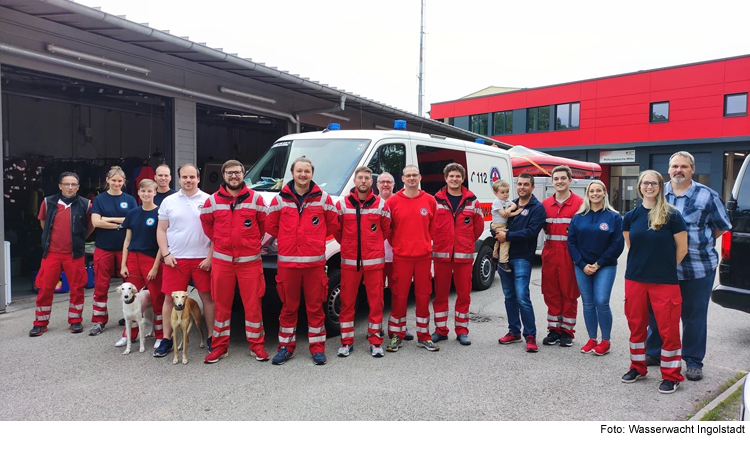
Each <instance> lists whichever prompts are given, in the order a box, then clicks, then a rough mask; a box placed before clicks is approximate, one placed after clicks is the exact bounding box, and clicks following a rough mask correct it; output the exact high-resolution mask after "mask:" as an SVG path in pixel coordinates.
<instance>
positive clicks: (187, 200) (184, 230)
mask: <svg viewBox="0 0 750 449" xmlns="http://www.w3.org/2000/svg"><path fill="white" fill-rule="evenodd" d="M208 196H209V195H208V193H206V192H204V191H202V190H200V189H198V191H197V192H196V193H195V194H194V195H193V196H187V195H185V193H184V192H183V191H182V189H180V190H179V191H178V192H177V193H175V194H172V195H169V196H168V197H166V198H164V201H162V203H161V206H159V220H168V221H169V227H168V228H167V244H168V245H169V252H170V253H171V254H172V255H173V256H174V257H175V258H177V259H205V258H206V257H207V256H208V251H209V248H210V247H211V241H210V240H209V239H208V237H206V234H204V233H203V226H202V225H201V209H202V208H203V205H204V204H205V203H206V200H207V199H208Z"/></svg>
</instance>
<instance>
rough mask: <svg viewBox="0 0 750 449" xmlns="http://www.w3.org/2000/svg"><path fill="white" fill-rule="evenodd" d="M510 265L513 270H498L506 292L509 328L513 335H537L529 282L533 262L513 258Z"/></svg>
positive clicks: (509, 262)
mask: <svg viewBox="0 0 750 449" xmlns="http://www.w3.org/2000/svg"><path fill="white" fill-rule="evenodd" d="M508 265H510V268H511V269H512V270H513V272H511V273H506V272H505V271H503V270H497V272H498V274H499V275H500V283H501V284H502V285H503V293H504V294H505V312H506V314H507V315H508V330H509V331H510V333H511V334H513V335H521V323H523V336H524V337H527V336H529V335H533V336H536V323H535V318H534V307H533V306H532V305H531V295H530V293H529V282H530V281H531V262H529V261H528V260H526V259H511V260H509V261H508Z"/></svg>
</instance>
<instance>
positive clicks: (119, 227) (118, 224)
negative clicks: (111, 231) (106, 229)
mask: <svg viewBox="0 0 750 449" xmlns="http://www.w3.org/2000/svg"><path fill="white" fill-rule="evenodd" d="M120 229H122V225H121V224H120V223H117V230H118V231H119V230H120Z"/></svg>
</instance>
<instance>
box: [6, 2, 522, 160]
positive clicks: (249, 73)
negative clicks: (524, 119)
mask: <svg viewBox="0 0 750 449" xmlns="http://www.w3.org/2000/svg"><path fill="white" fill-rule="evenodd" d="M0 6H2V7H5V8H9V9H12V10H15V11H18V12H22V13H24V14H28V15H31V16H35V17H38V18H42V19H46V20H49V21H52V22H55V23H58V24H61V25H66V26H70V27H73V28H77V29H79V30H82V31H86V32H89V33H92V34H96V35H99V36H104V37H107V38H110V39H114V40H118V41H121V42H124V43H127V44H132V45H136V46H139V47H143V48H146V49H149V50H153V51H156V52H159V53H163V54H167V55H170V56H173V57H176V58H181V59H184V60H187V61H190V62H193V63H196V64H201V65H204V66H208V67H212V68H214V69H217V70H221V71H225V72H229V73H233V74H236V75H239V76H243V77H246V78H250V79H253V80H257V81H260V82H264V83H268V84H271V85H274V86H278V87H281V88H284V89H289V90H291V91H294V92H298V93H300V94H305V95H310V96H312V97H315V98H317V99H320V100H324V101H327V102H330V103H334V104H336V103H339V102H340V101H341V97H342V95H345V96H346V102H347V105H350V104H352V103H355V104H356V108H357V109H361V110H362V111H365V112H369V113H372V114H376V115H379V116H382V117H386V118H389V119H391V120H399V119H400V120H407V121H408V122H409V123H410V124H411V125H415V124H418V125H420V126H421V127H423V130H424V132H428V133H438V134H445V133H448V134H450V135H453V136H461V137H463V138H466V139H471V140H473V139H475V138H484V139H485V140H486V141H488V142H496V143H497V144H498V145H499V146H501V147H502V148H506V149H507V148H510V147H511V145H508V144H505V143H503V142H499V141H495V140H494V139H491V138H488V137H484V136H480V135H478V134H474V133H472V132H469V131H466V130H462V129H460V128H456V127H454V126H451V125H448V124H446V123H443V122H438V121H436V120H432V119H427V118H424V117H420V116H418V115H416V114H412V113H410V112H406V111H403V110H400V109H397V108H395V107H393V106H389V105H386V104H383V103H379V102H376V101H374V100H371V99H368V98H365V97H362V96H359V95H356V94H353V93H350V92H346V91H344V90H340V89H337V88H334V87H329V86H327V85H325V84H322V83H319V82H316V81H310V80H309V79H308V78H304V77H302V76H300V75H294V74H290V73H289V72H285V71H281V70H278V69H276V68H273V67H268V66H266V65H264V64H260V63H256V62H254V61H252V60H251V59H249V58H248V59H243V58H240V57H238V56H236V55H233V54H228V53H225V52H224V51H223V50H222V49H214V48H210V47H208V46H206V45H205V44H200V43H197V42H193V41H190V40H189V39H188V38H186V37H179V36H174V35H172V34H170V33H169V31H168V30H166V31H160V30H156V29H154V28H151V27H149V26H148V24H139V23H135V22H132V21H129V20H127V18H125V17H124V16H116V15H112V14H108V13H106V12H104V11H101V9H99V8H90V7H88V6H84V5H81V4H78V3H75V2H71V1H67V0H32V1H29V0H0Z"/></svg>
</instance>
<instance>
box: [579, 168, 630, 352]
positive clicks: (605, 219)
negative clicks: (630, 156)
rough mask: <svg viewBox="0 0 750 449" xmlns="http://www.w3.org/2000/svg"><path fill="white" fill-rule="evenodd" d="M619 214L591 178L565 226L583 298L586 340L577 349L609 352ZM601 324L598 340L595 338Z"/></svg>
mask: <svg viewBox="0 0 750 449" xmlns="http://www.w3.org/2000/svg"><path fill="white" fill-rule="evenodd" d="M623 248H624V240H623V236H622V217H621V216H620V214H619V213H618V212H617V211H616V210H614V208H612V206H611V205H610V204H609V199H608V198H607V187H606V186H605V185H604V183H603V182H601V181H599V180H598V179H597V180H594V181H591V183H590V184H589V185H588V187H586V194H585V195H584V196H583V204H582V205H581V208H580V209H579V210H578V212H577V213H576V215H575V216H573V219H572V220H571V222H570V226H569V228H568V252H569V253H570V257H571V258H572V259H573V264H574V266H575V273H576V281H578V289H579V290H580V291H581V299H582V300H583V319H584V322H585V323H586V330H587V331H588V333H589V341H588V342H587V343H586V344H585V345H583V347H582V348H581V352H583V353H586V354H591V353H593V354H596V355H604V354H607V353H608V352H609V348H610V342H609V338H610V333H611V331H612V310H611V309H610V308H609V298H610V296H611V294H612V285H613V284H614V282H615V275H616V274H617V258H618V257H620V254H622V250H623ZM600 327H601V330H602V340H601V342H599V341H597V332H598V330H599V328H600Z"/></svg>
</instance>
